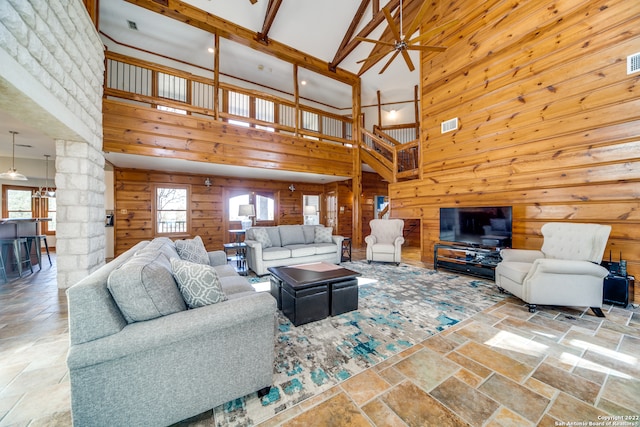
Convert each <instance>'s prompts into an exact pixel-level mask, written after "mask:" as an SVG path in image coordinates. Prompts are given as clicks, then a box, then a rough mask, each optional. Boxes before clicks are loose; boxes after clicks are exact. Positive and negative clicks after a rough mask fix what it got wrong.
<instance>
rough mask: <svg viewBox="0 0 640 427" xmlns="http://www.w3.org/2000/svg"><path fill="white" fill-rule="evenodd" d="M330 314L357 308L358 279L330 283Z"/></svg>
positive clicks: (335, 314) (334, 314)
mask: <svg viewBox="0 0 640 427" xmlns="http://www.w3.org/2000/svg"><path fill="white" fill-rule="evenodd" d="M329 286H331V315H332V316H337V315H338V314H342V313H346V312H348V311H353V310H357V309H358V279H349V280H345V281H343V282H336V283H332V284H331V285H329Z"/></svg>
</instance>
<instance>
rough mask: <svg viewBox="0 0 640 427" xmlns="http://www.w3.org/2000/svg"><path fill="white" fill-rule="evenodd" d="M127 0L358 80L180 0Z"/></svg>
mask: <svg viewBox="0 0 640 427" xmlns="http://www.w3.org/2000/svg"><path fill="white" fill-rule="evenodd" d="M126 1H127V2H128V3H131V4H135V5H136V6H140V7H142V8H144V9H147V10H150V11H153V12H156V13H159V14H161V15H164V16H167V17H169V18H173V19H176V20H178V21H180V22H184V23H185V24H189V25H192V26H194V27H196V28H200V29H202V30H204V31H208V32H210V33H212V34H218V35H219V36H220V37H223V38H226V39H228V40H231V41H234V42H236V43H239V44H241V45H243V46H247V47H250V48H251V49H254V50H257V51H259V52H262V53H265V54H267V55H271V56H274V57H276V58H278V59H281V60H283V61H286V62H289V63H291V64H295V65H298V66H300V67H303V68H306V69H308V70H310V71H313V72H316V73H318V74H321V75H324V76H327V77H329V78H332V79H334V80H338V81H340V82H342V83H346V84H349V85H353V84H355V82H357V81H359V77H358V76H357V75H356V74H354V73H351V72H349V71H347V70H343V69H341V68H337V67H336V68H335V71H333V70H330V69H329V64H328V63H327V62H325V61H323V60H321V59H319V58H316V57H313V56H311V55H308V54H305V53H304V52H301V51H299V50H297V49H294V48H292V47H290V46H287V45H285V44H283V43H280V42H277V41H275V40H269V44H264V43H262V42H260V41H258V40H257V39H256V33H255V32H253V31H251V30H249V29H247V28H244V27H241V26H239V25H235V24H233V23H231V22H229V21H226V20H224V19H221V18H219V17H217V16H215V15H213V14H211V13H208V12H205V11H204V10H202V9H198V8H196V7H194V6H191V5H189V4H187V3H184V2H182V1H180V0H164V1H163V2H162V3H166V5H165V4H160V3H158V2H157V1H155V0H126ZM392 1H399V0H392Z"/></svg>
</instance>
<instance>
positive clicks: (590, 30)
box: [389, 0, 640, 301]
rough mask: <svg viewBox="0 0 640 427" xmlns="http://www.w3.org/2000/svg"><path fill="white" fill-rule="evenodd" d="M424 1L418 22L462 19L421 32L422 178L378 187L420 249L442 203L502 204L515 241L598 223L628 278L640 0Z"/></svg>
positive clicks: (638, 156)
mask: <svg viewBox="0 0 640 427" xmlns="http://www.w3.org/2000/svg"><path fill="white" fill-rule="evenodd" d="M435 7H436V8H437V13H436V14H435V15H434V16H438V18H437V19H434V20H433V21H430V22H428V23H427V22H425V26H426V25H429V26H434V25H438V24H442V23H445V22H448V21H449V20H452V19H458V20H459V21H460V22H459V24H458V25H457V27H455V28H454V29H451V30H448V31H445V32H444V34H441V35H437V36H435V38H434V40H432V41H427V42H426V44H440V43H441V44H443V45H445V46H448V49H447V51H446V52H444V53H441V54H431V55H423V57H422V68H421V72H422V74H421V93H422V96H421V98H422V103H421V117H422V123H421V126H422V128H421V138H422V140H421V150H422V151H421V158H422V165H421V167H422V171H421V172H422V175H421V177H422V178H421V179H420V180H418V181H410V182H403V183H398V184H391V185H390V187H389V195H390V198H391V205H392V211H393V212H394V216H397V217H407V218H412V217H418V218H421V219H422V244H423V249H422V251H423V252H422V258H423V261H425V262H433V245H434V244H435V243H437V242H438V234H439V226H438V224H439V218H438V217H439V208H440V207H444V206H491V205H505V204H506V205H511V206H513V208H514V236H513V246H514V247H519V248H530V249H533V248H539V247H540V245H541V244H542V236H541V235H540V227H541V226H542V225H543V224H544V223H545V222H549V221H566V222H596V223H603V224H610V225H611V226H612V232H611V236H610V238H609V242H608V245H607V252H606V254H607V255H606V256H607V257H608V253H609V251H611V252H612V254H613V258H614V259H617V258H618V256H619V253H620V252H622V256H623V257H624V258H625V259H627V260H628V270H629V272H630V274H633V275H635V276H638V277H640V204H639V202H638V200H639V199H640V95H639V93H638V88H637V84H638V81H639V80H640V74H638V73H636V74H632V75H627V73H626V56H627V55H630V54H634V53H636V52H637V51H638V46H639V45H640V34H639V33H640V27H638V25H637V22H638V19H637V17H638V16H639V15H640V3H638V2H629V1H624V0H612V1H605V0H593V1H589V2H583V1H581V0H561V1H558V2H554V3H550V4H546V3H545V4H542V3H540V2H520V3H514V2H509V1H504V0H491V1H487V2H484V3H483V7H482V8H479V7H477V4H476V3H475V2H465V1H463V0H453V1H451V2H439V3H437V4H436V5H435ZM429 19H431V18H429ZM454 117H457V118H458V119H459V125H460V126H459V129H458V130H456V131H454V132H449V133H445V134H441V133H440V123H441V122H442V121H444V120H448V119H451V118H454ZM636 289H637V291H636V298H635V299H636V301H640V287H636Z"/></svg>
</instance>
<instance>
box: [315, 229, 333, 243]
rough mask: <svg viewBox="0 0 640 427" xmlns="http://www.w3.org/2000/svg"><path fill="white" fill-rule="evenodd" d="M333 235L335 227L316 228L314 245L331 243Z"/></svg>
mask: <svg viewBox="0 0 640 427" xmlns="http://www.w3.org/2000/svg"><path fill="white" fill-rule="evenodd" d="M332 233H333V227H316V238H315V239H314V243H331V242H333V240H332V239H331V234H332Z"/></svg>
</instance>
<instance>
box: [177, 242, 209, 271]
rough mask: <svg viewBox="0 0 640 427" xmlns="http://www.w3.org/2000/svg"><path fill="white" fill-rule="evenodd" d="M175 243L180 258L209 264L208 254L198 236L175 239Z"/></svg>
mask: <svg viewBox="0 0 640 427" xmlns="http://www.w3.org/2000/svg"><path fill="white" fill-rule="evenodd" d="M175 244H176V250H177V251H178V255H180V259H182V260H185V261H190V262H195V263H196V264H206V265H209V254H208V253H207V249H206V248H205V247H204V243H203V242H202V238H201V237H200V236H196V237H194V238H193V239H186V240H176V243H175Z"/></svg>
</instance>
